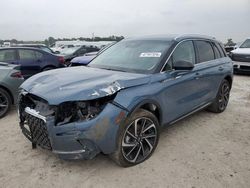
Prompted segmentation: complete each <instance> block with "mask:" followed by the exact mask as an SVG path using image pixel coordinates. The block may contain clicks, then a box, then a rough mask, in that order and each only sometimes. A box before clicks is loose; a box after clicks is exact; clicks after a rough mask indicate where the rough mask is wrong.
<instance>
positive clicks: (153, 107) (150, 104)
mask: <svg viewBox="0 0 250 188" xmlns="http://www.w3.org/2000/svg"><path fill="white" fill-rule="evenodd" d="M138 109H144V110H147V111H149V112H151V113H152V114H154V115H155V116H156V118H157V119H158V122H159V124H160V126H161V125H162V109H161V107H160V104H159V103H158V102H157V101H155V100H152V99H146V100H143V101H141V102H139V103H137V104H136V105H134V106H133V107H132V108H131V110H130V112H129V113H128V116H131V115H132V114H133V113H135V112H136V110H138Z"/></svg>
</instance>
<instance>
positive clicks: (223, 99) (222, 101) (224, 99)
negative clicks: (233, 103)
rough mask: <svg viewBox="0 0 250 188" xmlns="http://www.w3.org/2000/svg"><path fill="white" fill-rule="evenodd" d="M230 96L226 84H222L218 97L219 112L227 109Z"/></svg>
mask: <svg viewBox="0 0 250 188" xmlns="http://www.w3.org/2000/svg"><path fill="white" fill-rule="evenodd" d="M229 95H230V87H229V85H228V83H226V82H225V83H224V84H223V85H222V87H221V91H220V95H219V108H220V110H224V109H225V108H226V107H227V104H228V101H229Z"/></svg>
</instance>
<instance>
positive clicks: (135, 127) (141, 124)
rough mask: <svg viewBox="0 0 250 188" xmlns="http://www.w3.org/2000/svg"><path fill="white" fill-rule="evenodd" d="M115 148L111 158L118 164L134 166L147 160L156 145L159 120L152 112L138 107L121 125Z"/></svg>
mask: <svg viewBox="0 0 250 188" xmlns="http://www.w3.org/2000/svg"><path fill="white" fill-rule="evenodd" d="M121 126H122V127H121V128H120V131H119V138H118V147H117V150H116V151H115V152H114V153H113V154H111V158H112V159H113V160H114V161H115V162H116V163H117V164H118V165H120V166H123V167H129V166H134V165H137V164H139V163H142V162H144V161H145V160H147V159H148V158H149V157H150V156H151V155H152V154H153V152H154V150H155V148H156V147H157V144H158V140H159V122H158V120H157V118H156V117H155V115H154V114H152V113H151V112H149V111H147V110H143V109H139V110H138V111H136V112H135V113H134V114H133V115H132V116H131V117H129V118H128V119H127V121H126V122H125V123H124V125H121Z"/></svg>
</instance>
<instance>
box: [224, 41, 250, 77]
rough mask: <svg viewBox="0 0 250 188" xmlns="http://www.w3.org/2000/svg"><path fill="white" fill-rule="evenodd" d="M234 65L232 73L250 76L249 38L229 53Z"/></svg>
mask: <svg viewBox="0 0 250 188" xmlns="http://www.w3.org/2000/svg"><path fill="white" fill-rule="evenodd" d="M229 57H231V59H232V60H233V63H234V72H235V73H241V74H250V38H248V39H246V40H245V41H244V42H243V43H242V44H241V45H240V46H239V47H238V48H236V49H235V50H232V51H231V52H230V53H229Z"/></svg>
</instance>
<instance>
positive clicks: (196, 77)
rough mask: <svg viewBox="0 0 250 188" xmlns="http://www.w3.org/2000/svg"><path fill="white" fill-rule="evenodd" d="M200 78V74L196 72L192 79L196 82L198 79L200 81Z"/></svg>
mask: <svg viewBox="0 0 250 188" xmlns="http://www.w3.org/2000/svg"><path fill="white" fill-rule="evenodd" d="M200 77H201V74H200V73H199V72H196V73H195V76H194V79H196V80H198V79H200Z"/></svg>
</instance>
